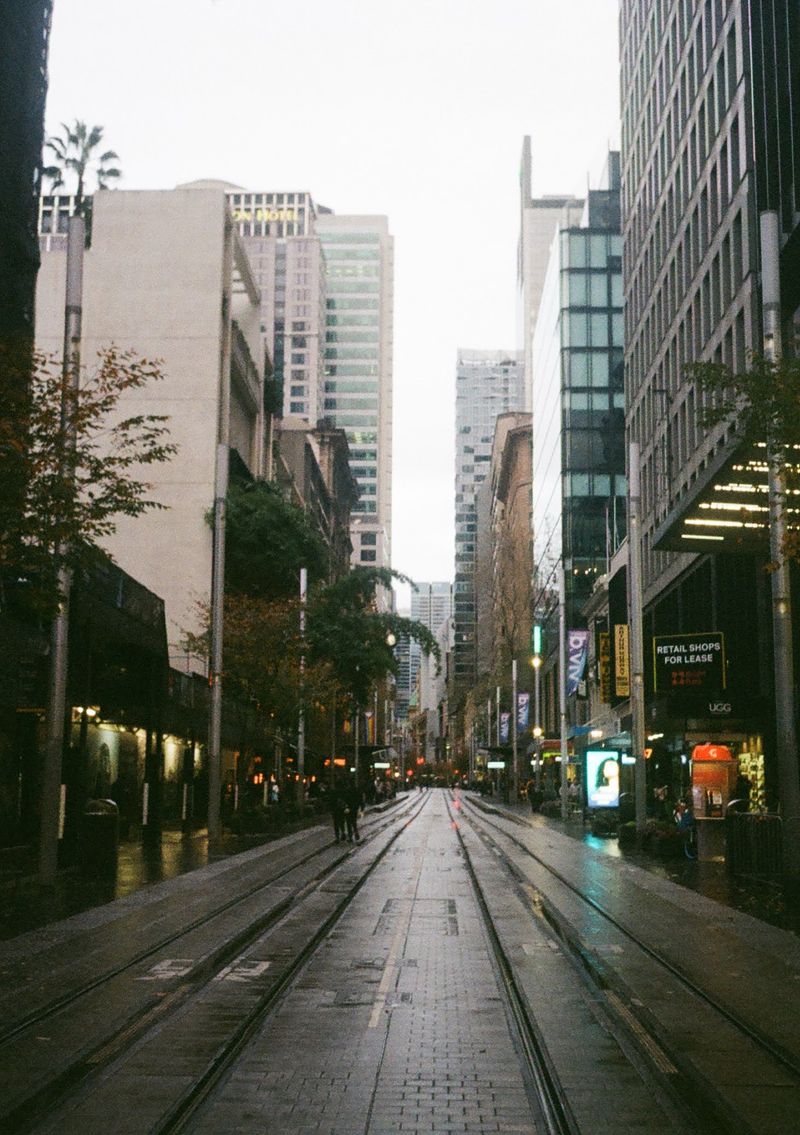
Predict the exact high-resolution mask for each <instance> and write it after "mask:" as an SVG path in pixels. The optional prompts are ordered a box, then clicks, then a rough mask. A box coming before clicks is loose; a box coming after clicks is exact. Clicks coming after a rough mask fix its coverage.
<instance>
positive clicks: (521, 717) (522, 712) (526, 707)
mask: <svg viewBox="0 0 800 1135" xmlns="http://www.w3.org/2000/svg"><path fill="white" fill-rule="evenodd" d="M530 708H531V695H530V694H517V733H523V732H524V731H525V730H526V729H527V728H528V719H529V717H530Z"/></svg>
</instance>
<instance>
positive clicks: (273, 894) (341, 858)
mask: <svg viewBox="0 0 800 1135" xmlns="http://www.w3.org/2000/svg"><path fill="white" fill-rule="evenodd" d="M422 806H424V800H423V802H422V805H419V804H418V802H417V801H416V800H414V799H409V800H408V801H404V802H403V803H402V804H401V805H400V807H399V809H398V808H394V809H392V810H391V811H390V812H389V813H388V814H385V813H382V814H381V816H380V818H379V819H378V820H376V821H375V822H373V823H371V824H369V825H368V826H367V825H365V824H363V823H362V835H363V838H362V841H361V843H360V844H357V845H355V849H364V848H368V847H369V846H370V844H371V843H373V842H374V841H376V840H379V839H380V837H381V836H382V835H384V834H385V833H386V832H387V831H389V832H390V833H391V830H392V829H394V828H396V829H397V831H396V832H395V833H394V834H390V838H389V841H388V843H387V844H386V846H385V847H383V848H381V849H380V850H379V853H378V857H377V858H376V859H375V860H374V862H373V863H372V864H371V865H369V866H368V869H367V871H366V873H364V874H363V875H361V876H360V877H359V878H358V879H357V881H356V882H355V883H354V884H353V885H352V887H351V888H350V889H349V890H348V892H347V894H346V896H345V898H344V899H343V900H342V901H341V902H340V903H339V906H337V910H338V911H339V913H338V914H337V915H336V918H338V917H340V916H341V913H342V912H343V911H344V909H345V908H346V906H347V905H348V904H349V902H350V901H351V899H352V897H354V895H355V894H356V893H357V891H358V890H359V889H360V887H361V885H362V884H363V882H364V880H365V879H366V878H367V877H368V875H369V874H370V873H371V871H372V869H373V868H374V866H375V865H376V864H377V862H379V861H380V859H382V858H383V856H384V855H385V854H386V851H387V850H388V848H389V847H390V846H391V844H392V843H393V842H394V840H395V839H396V838H397V836H398V835H399V834H400V832H402V831H403V830H404V829H405V827H406V826H407V825H408V824H409V823H411V822H412V821H413V819H414V818H415V817H416V815H418V813H419V811H421V807H422ZM353 850H354V848H353V847H351V846H350V845H347V847H346V848H342V849H340V848H339V847H337V845H336V844H334V843H333V841H331V840H328V841H326V842H325V843H324V844H323V845H321V846H319V847H316V848H315V849H313V850H312V851H311V852H308V853H305V854H301V855H300V856H299V857H298V858H296V859H294V860H293V861H292V862H291V863H289V864H285V865H284V866H282V867H281V869H280V870H278V871H275V872H272V873H271V874H270V875H269V877H268V878H263V877H262V878H261V879H260V880H259V882H258V883H257V884H255V885H253V886H251V887H246V888H245V889H244V890H242V891H240V892H238V893H237V894H236V895H235V896H234V897H233V898H230V899H227V900H225V901H223V902H221V903H219V904H216V905H215V906H214V907H213V909H211V910H209V911H207V912H205V913H204V914H203V915H202V916H200V917H198V918H196V919H194V920H192V922H191V923H188V924H186V925H184V926H183V927H182V928H181V929H179V930H174V931H171V932H169V933H167V934H163V935H161V936H159V937H158V939H157V940H156V941H152V942H149V943H148V944H147V945H146V946H145V947H144V948H141V949H138V950H137V949H133V950H132V952H131V954H130V956H128V957H127V958H125V959H124V960H123V961H122V962H120V963H119V964H118V965H115V966H111V967H108V968H106V969H105V970H104V972H103V973H102V974H99V975H96V977H95V978H93V979H92V980H90V981H86V982H83V983H82V984H80V985H79V986H77V987H75V988H73V989H71V990H69V991H67V992H65V993H64V994H62V995H61V996H59V997H57V998H54V999H52V1000H51V1001H49V1002H48V1003H47V1004H46V1005H44V1006H42V1007H41V1008H40V1009H39V1010H38V1011H36V1012H33V1013H30V1014H27V1015H26V1016H25V1017H23V1018H21V1019H19V1020H17V1021H16V1022H14V1024H13V1025H12V1026H11V1027H9V1028H7V1029H5V1030H4V1031H3V1033H2V1036H0V1067H5V1068H6V1069H7V1070H12V1071H13V1070H14V1069H15V1068H19V1069H20V1074H21V1078H22V1081H23V1082H26V1083H28V1084H29V1085H30V1087H29V1090H28V1089H26V1088H25V1087H24V1086H23V1087H22V1089H21V1090H19V1084H16V1085H14V1084H6V1085H5V1087H4V1091H3V1093H2V1095H3V1100H4V1103H3V1105H0V1107H1V1108H2V1110H0V1129H1V1130H2V1131H3V1132H6V1131H8V1132H9V1133H11V1132H14V1133H16V1132H25V1131H29V1130H33V1129H34V1128H35V1125H36V1124H37V1123H38V1122H39V1120H41V1119H42V1118H44V1117H46V1115H47V1114H48V1112H50V1111H51V1110H52V1109H54V1108H55V1107H57V1106H58V1105H59V1104H60V1103H61V1102H62V1101H63V1100H65V1099H66V1098H67V1097H68V1096H69V1095H71V1094H72V1093H73V1092H74V1091H75V1090H76V1089H79V1088H80V1087H81V1085H83V1084H84V1083H86V1082H87V1081H88V1080H89V1079H90V1078H91V1077H94V1076H97V1075H99V1074H102V1072H103V1071H104V1069H105V1068H106V1067H107V1066H108V1065H109V1064H111V1063H113V1062H114V1060H115V1059H117V1058H118V1057H119V1056H120V1054H121V1053H123V1052H124V1051H126V1050H127V1049H129V1048H130V1047H132V1046H133V1045H135V1044H136V1043H138V1042H139V1041H141V1039H142V1038H143V1037H145V1036H146V1035H147V1033H148V1031H150V1030H153V1029H161V1028H163V1026H164V1022H165V1020H167V1019H168V1018H169V1017H170V1015H173V1014H175V1013H177V1012H179V1011H180V1010H181V1008H182V1006H184V1005H185V1004H186V1003H187V1002H189V1001H190V999H191V998H192V997H194V996H196V995H197V993H198V991H200V990H202V989H203V988H206V987H207V986H208V985H209V983H212V982H213V981H215V980H217V979H219V976H220V974H221V973H224V972H225V970H226V967H228V968H230V963H231V962H232V961H235V959H236V958H237V957H241V956H242V955H243V954H244V953H246V951H247V949H248V947H249V946H251V945H252V943H253V942H255V941H257V940H259V939H260V938H262V937H263V936H264V935H265V934H269V933H270V931H271V930H272V929H274V928H275V927H276V926H278V925H280V923H281V921H282V920H283V919H285V918H286V917H287V916H288V915H290V914H291V912H292V911H294V910H295V909H297V908H298V907H300V906H302V904H303V902H304V901H305V900H306V899H307V898H308V896H309V895H313V894H314V892H315V891H316V890H318V889H319V888H320V887H321V886H323V885H324V884H325V882H326V881H327V880H328V879H329V878H330V877H331V876H332V875H333V874H334V872H336V871H337V870H338V869H339V868H341V867H342V866H343V865H344V864H346V861H347V860H348V858H349V856H350V853H351V852H352V851H353ZM315 868H319V869H315ZM262 900H264V902H265V909H264V910H263V911H260V912H259V911H258V907H259V905H260V903H261V902H262ZM237 918H238V920H239V923H240V924H239V925H238V926H237V927H236V928H235V930H234V931H233V932H230V930H229V929H227V927H228V925H229V924H230V923H231V922H234V923H235V922H236V919H237ZM215 924H216V926H215ZM216 927H220V931H219V934H218V935H217V936H216V939H215V940H214V941H213V942H212V944H211V946H210V948H208V949H207V951H206V954H205V956H202V957H201V958H200V959H199V961H196V962H195V960H194V958H192V965H191V966H190V967H189V968H188V970H187V971H186V972H185V973H177V974H176V973H172V974H170V973H169V972H166V973H165V974H163V975H161V974H158V972H157V976H158V977H163V980H156V981H155V982H154V983H152V982H151V983H150V985H149V987H148V988H146V989H145V990H144V993H142V992H141V989H142V984H138V983H143V984H144V983H146V982H148V975H147V973H146V971H145V967H146V966H147V963H148V962H152V961H153V960H154V959H157V958H158V957H159V956H163V955H164V951H169V952H170V953H172V954H174V953H176V951H177V952H179V953H182V954H183V955H184V957H185V956H186V955H187V954H188V953H189V951H190V950H194V949H196V946H195V945H192V943H193V941H194V943H196V942H197V940H198V938H199V937H202V936H203V935H204V934H205V935H207V934H209V933H210V932H211V933H212V934H213V932H214V931H215V930H216ZM328 929H329V927H327V923H326V925H325V927H323V928H322V929H320V930H319V931H318V933H317V934H315V936H314V938H313V941H316V942H317V943H318V941H319V940H321V939H320V936H321V937H324V936H325V934H326V933H327V932H328ZM187 944H188V946H187ZM306 956H307V951H306V950H305V949H304V951H303V957H304V958H305V957H306ZM154 968H155V969H156V971H158V967H157V966H156V967H154ZM296 969H297V966H294V965H289V966H287V968H286V974H285V980H284V976H280V977H279V979H278V980H277V981H271V983H270V985H271V989H276V988H278V987H280V990H282V989H283V988H284V987H285V985H286V984H287V983H288V982H290V981H291V976H292V974H293V973H294V972H296ZM143 971H145V972H143ZM176 977H177V979H178V981H179V983H178V984H175V983H174V979H175V978H176ZM171 979H173V980H172V981H171ZM120 983H123V984H125V985H126V986H127V989H128V990H129V991H131V990H132V992H129V993H128V996H129V997H130V999H131V1001H132V1002H133V1005H128V1006H127V1008H126V1009H125V1011H123V1013H122V1014H121V1015H118V1016H117V1017H116V1018H115V1019H114V1020H113V1021H112V1022H110V1025H109V1027H106V1028H105V1029H104V1028H103V1025H102V1016H101V1014H100V1013H99V1012H98V1011H97V1009H96V1007H97V1006H99V1005H101V1004H102V999H103V994H104V991H105V990H109V989H110V988H111V986H112V985H116V986H119V985H120ZM134 983H137V984H134ZM170 984H173V986H174V987H173V988H171V989H169V988H168V989H167V990H166V991H165V990H164V989H155V986H167V987H168V986H169V985H170ZM151 990H152V992H151ZM271 996H272V995H271ZM275 996H279V993H276V994H275ZM93 1006H94V1007H95V1008H94V1009H93ZM98 1020H100V1028H99V1029H98V1028H97V1022H98ZM84 1023H86V1024H89V1023H90V1024H91V1026H92V1030H93V1031H92V1033H91V1035H90V1038H89V1034H87V1037H86V1038H82V1037H81V1032H82V1027H83V1025H84ZM238 1031H239V1030H237V1032H238ZM45 1034H49V1035H45ZM242 1043H243V1041H242ZM62 1044H63V1045H64V1046H66V1048H67V1050H68V1056H67V1058H66V1059H64V1058H63V1052H62ZM54 1049H58V1050H59V1057H60V1062H59V1063H58V1066H57V1067H54V1068H53V1069H52V1070H51V1071H50V1072H49V1073H48V1072H47V1070H46V1064H47V1057H46V1054H47V1052H48V1051H53V1050H54ZM26 1050H27V1052H28V1053H30V1060H31V1061H32V1062H33V1064H31V1063H29V1062H28V1061H26V1060H25V1056H26ZM37 1056H39V1057H40V1059H38V1060H37ZM41 1057H44V1059H41ZM34 1065H38V1067H36V1066H34ZM15 1089H17V1090H15ZM170 1129H171V1128H170V1127H165V1130H170ZM176 1129H177V1128H176Z"/></svg>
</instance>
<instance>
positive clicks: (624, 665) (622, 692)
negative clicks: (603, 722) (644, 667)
mask: <svg viewBox="0 0 800 1135" xmlns="http://www.w3.org/2000/svg"><path fill="white" fill-rule="evenodd" d="M614 693H615V694H616V696H617V697H618V698H629V697H630V696H631V650H630V633H629V631H628V624H627V623H615V624H614Z"/></svg>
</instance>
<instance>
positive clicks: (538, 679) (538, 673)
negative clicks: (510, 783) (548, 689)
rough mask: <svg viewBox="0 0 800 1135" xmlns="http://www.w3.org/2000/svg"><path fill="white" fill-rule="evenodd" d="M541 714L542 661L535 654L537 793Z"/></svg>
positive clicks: (540, 768) (534, 714) (534, 722)
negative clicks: (537, 732) (537, 730)
mask: <svg viewBox="0 0 800 1135" xmlns="http://www.w3.org/2000/svg"><path fill="white" fill-rule="evenodd" d="M541 712H542V659H541V657H540V656H539V655H538V654H537V655H535V657H534V666H533V724H534V726H535V727H536V728H537V729H539V730H540V732H539V734H538V736H537V738H536V773H535V783H536V789H537V791H538V790H539V788H541V777H542V771H541V770H542V733H541V728H542V723H541V720H540V715H541Z"/></svg>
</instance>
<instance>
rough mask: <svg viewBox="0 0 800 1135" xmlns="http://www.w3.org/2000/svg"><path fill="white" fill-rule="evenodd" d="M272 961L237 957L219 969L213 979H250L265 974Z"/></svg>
mask: <svg viewBox="0 0 800 1135" xmlns="http://www.w3.org/2000/svg"><path fill="white" fill-rule="evenodd" d="M271 965H272V962H257V961H254V960H253V959H248V958H237V959H236V961H235V962H231V964H230V965H229V966H225V968H224V969H221V970H220V971H219V973H218V974H217V976H216V977H215V978H214V981H252V979H253V978H254V977H261V976H262V974H265V973H266V972H267V970H268V969H269V967H270V966H271Z"/></svg>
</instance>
